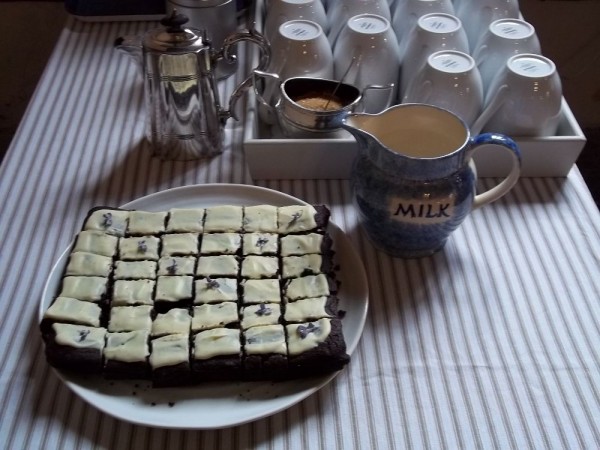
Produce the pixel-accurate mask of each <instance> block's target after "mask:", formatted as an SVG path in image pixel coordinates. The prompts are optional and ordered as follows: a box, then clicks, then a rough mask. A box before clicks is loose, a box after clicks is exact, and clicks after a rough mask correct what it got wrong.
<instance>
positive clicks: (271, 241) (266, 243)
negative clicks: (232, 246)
mask: <svg viewBox="0 0 600 450" xmlns="http://www.w3.org/2000/svg"><path fill="white" fill-rule="evenodd" d="M242 237H243V244H242V254H243V255H273V256H274V255H277V254H278V253H279V237H278V235H277V234H272V233H248V234H244V235H243V236H242Z"/></svg>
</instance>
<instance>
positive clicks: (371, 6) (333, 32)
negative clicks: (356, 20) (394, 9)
mask: <svg viewBox="0 0 600 450" xmlns="http://www.w3.org/2000/svg"><path fill="white" fill-rule="evenodd" d="M359 14H375V15H377V16H382V17H385V19H386V20H388V21H389V20H391V17H392V16H391V12H390V7H389V5H388V2H387V0H333V1H331V2H329V8H328V10H327V21H328V24H329V32H328V34H327V36H328V38H329V42H330V43H331V45H334V44H335V42H336V40H337V38H338V36H339V34H340V33H341V32H342V30H343V29H344V27H345V26H346V24H347V22H348V19H350V18H351V17H354V16H358V15H359Z"/></svg>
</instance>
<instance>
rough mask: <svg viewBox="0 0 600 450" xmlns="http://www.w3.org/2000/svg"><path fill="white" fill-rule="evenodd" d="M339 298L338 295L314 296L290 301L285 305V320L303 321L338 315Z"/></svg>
mask: <svg viewBox="0 0 600 450" xmlns="http://www.w3.org/2000/svg"><path fill="white" fill-rule="evenodd" d="M338 303H339V300H338V298H337V297H336V296H328V297H325V296H323V297H313V298H305V299H301V300H296V301H295V302H289V303H287V304H286V306H285V314H284V321H285V322H286V323H294V322H295V323H301V322H307V321H311V320H316V319H321V318H324V317H329V318H335V317H337V315H338Z"/></svg>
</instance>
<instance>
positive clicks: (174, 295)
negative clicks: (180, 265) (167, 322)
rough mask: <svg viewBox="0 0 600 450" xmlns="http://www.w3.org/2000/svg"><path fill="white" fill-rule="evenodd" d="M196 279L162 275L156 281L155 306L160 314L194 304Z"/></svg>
mask: <svg viewBox="0 0 600 450" xmlns="http://www.w3.org/2000/svg"><path fill="white" fill-rule="evenodd" d="M193 290H194V277H192V276H170V275H161V276H159V277H158V279H157V280H156V295H155V300H154V306H155V308H156V310H157V311H158V312H165V311H167V310H169V309H171V308H184V307H187V306H189V305H190V304H191V303H192V298H193V295H194V294H193Z"/></svg>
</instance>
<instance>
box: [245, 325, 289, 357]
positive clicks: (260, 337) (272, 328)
mask: <svg viewBox="0 0 600 450" xmlns="http://www.w3.org/2000/svg"><path fill="white" fill-rule="evenodd" d="M244 335H245V337H246V343H245V345H244V349H245V351H246V354H247V355H264V354H269V353H279V354H283V355H285V354H286V353H287V351H286V346H285V332H284V330H283V326H282V325H265V326H260V327H252V328H248V329H247V330H245V331H244Z"/></svg>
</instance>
